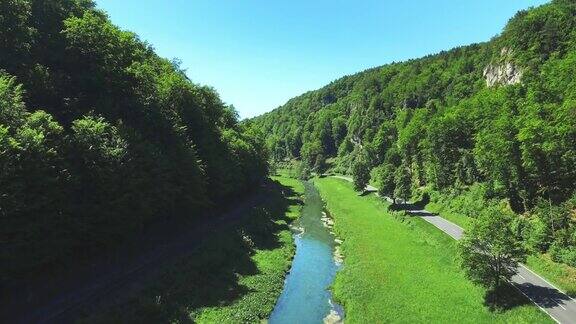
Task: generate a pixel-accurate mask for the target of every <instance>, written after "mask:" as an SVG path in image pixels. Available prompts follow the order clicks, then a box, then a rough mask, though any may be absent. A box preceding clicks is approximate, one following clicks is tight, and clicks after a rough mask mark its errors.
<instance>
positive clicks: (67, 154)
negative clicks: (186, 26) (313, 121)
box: [0, 0, 267, 286]
mask: <svg viewBox="0 0 576 324" xmlns="http://www.w3.org/2000/svg"><path fill="white" fill-rule="evenodd" d="M0 69H1V70H2V71H1V72H0V264H2V267H0V286H2V285H3V284H7V283H11V282H14V280H17V279H23V278H27V277H29V276H31V275H33V274H34V273H36V272H40V271H42V272H49V271H51V270H53V269H54V267H55V265H59V266H62V265H65V264H66V263H67V262H68V261H69V260H71V259H75V258H78V257H81V256H90V255H93V254H94V253H97V252H101V251H103V250H106V249H110V248H113V247H114V246H116V245H117V244H119V243H120V242H123V241H124V240H125V239H126V238H128V237H130V236H132V235H135V234H137V233H138V232H139V231H140V230H141V229H142V228H143V227H144V226H146V225H147V224H152V223H154V222H158V221H161V220H165V219H168V218H171V219H174V218H176V219H179V220H181V221H185V220H191V219H194V218H198V217H199V216H200V215H202V214H203V213H205V211H206V209H207V208H211V207H213V205H214V203H216V202H222V201H224V200H226V199H229V198H231V197H234V196H235V195H237V194H239V193H241V192H245V191H246V190H247V189H249V188H250V187H251V186H253V185H254V184H256V183H258V182H260V181H261V180H262V179H263V178H264V177H265V176H266V173H267V156H265V147H264V143H263V142H262V141H261V140H260V139H259V138H260V136H257V135H258V134H256V133H255V131H254V130H253V129H250V128H248V127H245V126H242V125H240V124H239V123H238V116H237V113H236V111H235V110H234V107H232V106H228V105H225V104H224V103H223V102H222V101H221V100H220V99H219V97H218V94H217V93H216V92H215V91H214V90H213V89H211V88H208V87H204V86H199V85H196V84H194V83H192V82H191V81H190V80H188V78H187V77H186V75H185V73H184V71H183V70H182V69H180V67H179V65H178V62H175V61H169V60H166V59H163V58H161V57H159V56H158V55H157V54H155V52H154V50H153V48H152V47H151V46H150V45H148V44H146V43H145V42H143V41H141V40H139V39H138V37H137V35H135V34H133V33H131V32H127V31H123V30H121V29H119V28H118V27H116V26H114V25H113V24H112V23H111V22H110V21H109V19H108V18H107V16H106V14H105V13H103V12H101V11H99V10H97V9H95V5H94V3H93V2H92V1H91V0H7V1H1V2H0Z"/></svg>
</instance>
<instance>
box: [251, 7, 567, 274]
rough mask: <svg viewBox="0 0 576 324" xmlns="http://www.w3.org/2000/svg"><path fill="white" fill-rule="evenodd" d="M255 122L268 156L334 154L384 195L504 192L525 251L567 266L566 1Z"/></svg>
mask: <svg viewBox="0 0 576 324" xmlns="http://www.w3.org/2000/svg"><path fill="white" fill-rule="evenodd" d="M253 123H254V124H255V125H257V126H258V127H259V128H260V129H261V130H262V131H263V132H264V133H265V134H267V139H266V145H267V147H268V149H269V150H270V152H271V154H272V157H273V158H274V159H275V160H277V161H280V160H284V159H294V158H295V159H301V161H302V163H303V172H304V173H307V172H309V171H311V170H312V171H314V170H316V171H320V172H321V171H323V169H324V168H326V159H327V158H334V157H335V159H329V162H331V163H332V168H333V169H334V170H335V171H336V172H341V173H348V174H350V173H355V174H360V175H363V174H364V173H365V171H363V169H364V168H367V169H368V170H372V171H371V174H372V178H373V179H374V180H375V181H377V182H378V183H379V185H380V187H382V191H383V193H384V194H387V195H391V196H400V197H401V198H404V197H410V196H411V195H417V194H422V192H428V193H432V196H433V197H436V198H438V197H444V198H446V197H449V198H447V199H446V200H450V199H452V198H457V197H473V199H472V200H475V201H479V202H480V203H478V205H480V206H479V207H480V208H482V207H483V206H489V205H491V204H498V203H499V202H500V201H505V202H506V203H507V205H508V209H509V210H512V211H514V212H515V213H516V214H522V216H520V217H517V223H518V224H517V226H516V230H515V233H516V234H517V235H518V236H519V238H521V239H522V240H523V241H524V242H525V243H526V244H527V245H528V246H529V247H531V248H532V251H534V252H551V255H552V257H553V259H554V260H556V261H560V262H564V263H567V264H570V265H572V266H576V225H575V222H576V219H575V217H574V213H575V208H576V207H575V202H576V196H575V195H574V189H575V184H576V1H573V0H555V1H552V2H551V3H549V4H546V5H543V6H541V7H538V8H533V9H530V10H526V11H521V12H519V13H517V14H516V16H515V17H513V18H512V19H511V20H510V22H509V23H508V25H507V26H506V28H505V29H504V31H503V32H502V34H501V35H499V36H497V37H495V38H493V39H492V40H491V41H489V42H487V43H482V44H474V45H471V46H466V47H461V48H456V49H453V50H450V51H447V52H442V53H439V54H437V55H431V56H428V57H424V58H421V59H416V60H411V61H407V62H403V63H393V64H390V65H386V66H382V67H378V68H374V69H370V70H367V71H364V72H361V73H358V74H356V75H352V76H346V77H344V78H342V79H340V80H337V81H335V82H332V83H331V84H329V85H328V86H326V87H324V88H322V89H320V90H317V91H312V92H308V93H306V94H304V95H302V96H300V97H297V98H294V99H292V100H290V101H289V102H288V103H286V104H285V105H284V106H282V107H280V108H278V109H276V110H274V111H272V112H270V113H267V114H265V115H263V116H260V117H258V118H256V119H255V120H253ZM438 199H439V198H438ZM462 199H464V198H462ZM476 212H478V210H476ZM469 216H472V217H475V214H474V213H473V212H472V213H470V215H469Z"/></svg>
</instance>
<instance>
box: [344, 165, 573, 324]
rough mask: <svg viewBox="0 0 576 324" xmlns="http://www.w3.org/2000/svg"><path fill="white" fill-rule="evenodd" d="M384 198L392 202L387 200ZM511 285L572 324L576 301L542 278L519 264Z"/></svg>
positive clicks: (449, 227)
mask: <svg viewBox="0 0 576 324" xmlns="http://www.w3.org/2000/svg"><path fill="white" fill-rule="evenodd" d="M334 177H335V178H339V179H343V180H346V181H352V179H351V178H349V177H345V176H334ZM366 190H367V191H378V189H377V188H375V187H373V186H370V185H368V186H366ZM384 198H385V199H386V200H388V201H392V199H390V198H389V197H384ZM407 212H408V213H409V214H411V215H414V216H419V217H422V219H424V220H425V221H427V222H428V223H430V224H432V225H434V226H436V227H437V228H439V229H440V230H441V231H443V232H444V233H446V234H448V235H450V236H451V237H452V238H454V239H456V240H459V239H460V238H461V237H462V235H463V234H464V229H463V228H462V227H460V226H458V225H456V224H454V223H452V222H450V221H448V220H446V219H444V218H442V217H440V216H438V215H437V214H433V213H431V212H429V211H427V210H424V209H421V210H407ZM512 284H513V285H514V286H515V287H516V288H518V290H519V291H520V292H521V293H522V294H524V296H526V297H528V298H529V299H530V300H532V301H533V302H534V303H535V304H536V305H537V306H538V307H540V309H542V310H543V311H544V312H546V313H547V314H548V315H550V317H551V318H552V319H553V320H555V321H556V322H558V323H561V324H576V300H574V299H573V298H570V296H568V295H566V294H565V293H563V292H562V291H561V290H560V289H558V288H556V287H555V286H554V285H552V284H551V283H549V282H548V281H546V279H544V278H542V277H540V276H539V275H537V274H536V273H534V272H532V270H530V269H528V268H527V267H526V266H524V265H523V264H520V266H519V267H518V273H517V274H516V275H514V276H513V277H512Z"/></svg>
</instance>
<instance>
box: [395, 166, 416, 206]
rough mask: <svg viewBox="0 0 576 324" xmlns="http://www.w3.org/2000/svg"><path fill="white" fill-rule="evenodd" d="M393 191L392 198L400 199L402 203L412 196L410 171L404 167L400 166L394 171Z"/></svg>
mask: <svg viewBox="0 0 576 324" xmlns="http://www.w3.org/2000/svg"><path fill="white" fill-rule="evenodd" d="M394 182H395V189H394V196H396V197H398V198H400V199H402V200H403V201H404V202H406V201H407V200H408V198H410V196H411V195H412V189H411V184H412V178H411V176H410V169H409V168H408V167H406V166H401V167H399V168H398V169H396V175H395V179H394Z"/></svg>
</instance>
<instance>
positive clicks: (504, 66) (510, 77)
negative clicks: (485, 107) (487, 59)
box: [484, 47, 522, 87]
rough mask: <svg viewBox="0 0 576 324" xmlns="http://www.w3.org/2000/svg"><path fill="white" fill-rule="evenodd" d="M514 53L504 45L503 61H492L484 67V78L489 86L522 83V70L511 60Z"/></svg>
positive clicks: (501, 53) (502, 51) (501, 54)
mask: <svg viewBox="0 0 576 324" xmlns="http://www.w3.org/2000/svg"><path fill="white" fill-rule="evenodd" d="M512 55H513V51H512V50H511V49H509V48H506V47H504V48H502V50H501V51H500V56H501V57H502V60H503V63H500V64H496V63H490V64H488V66H487V67H486V68H484V78H485V79H486V85H487V86H488V87H493V86H496V85H509V84H517V83H520V80H521V79H522V70H521V69H520V68H519V67H517V66H516V65H514V63H512V62H510V58H511V57H512Z"/></svg>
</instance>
